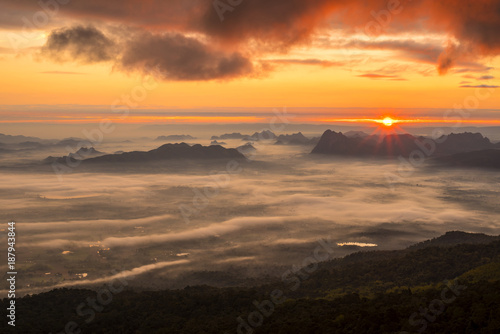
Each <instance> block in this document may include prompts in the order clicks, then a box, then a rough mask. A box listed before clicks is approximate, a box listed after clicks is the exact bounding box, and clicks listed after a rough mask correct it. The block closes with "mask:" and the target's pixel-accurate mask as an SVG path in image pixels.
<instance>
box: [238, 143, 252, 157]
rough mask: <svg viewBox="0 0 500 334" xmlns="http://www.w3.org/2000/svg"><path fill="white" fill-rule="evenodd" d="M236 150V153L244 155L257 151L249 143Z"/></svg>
mask: <svg viewBox="0 0 500 334" xmlns="http://www.w3.org/2000/svg"><path fill="white" fill-rule="evenodd" d="M236 149H237V150H238V152H240V153H241V154H244V155H247V154H252V153H254V152H255V151H257V149H256V148H255V147H254V146H253V145H252V144H251V143H246V144H245V145H242V146H239V147H238V148H236Z"/></svg>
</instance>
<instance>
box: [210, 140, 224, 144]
mask: <svg viewBox="0 0 500 334" xmlns="http://www.w3.org/2000/svg"><path fill="white" fill-rule="evenodd" d="M210 145H227V143H225V142H223V141H217V140H212V141H211V142H210Z"/></svg>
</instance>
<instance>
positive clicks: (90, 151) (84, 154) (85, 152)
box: [69, 147, 106, 160]
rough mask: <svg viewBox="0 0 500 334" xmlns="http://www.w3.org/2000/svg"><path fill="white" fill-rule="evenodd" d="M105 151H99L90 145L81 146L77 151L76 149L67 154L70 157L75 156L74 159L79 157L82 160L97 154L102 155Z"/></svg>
mask: <svg viewBox="0 0 500 334" xmlns="http://www.w3.org/2000/svg"><path fill="white" fill-rule="evenodd" d="M104 154H106V153H103V152H100V151H97V150H96V149H95V148H93V147H90V148H87V147H81V148H80V149H79V150H78V151H76V152H75V153H70V154H69V156H70V157H71V158H75V159H79V160H82V159H87V158H93V157H97V156H100V155H104Z"/></svg>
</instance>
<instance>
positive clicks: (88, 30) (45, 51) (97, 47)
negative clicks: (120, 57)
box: [41, 26, 116, 63]
mask: <svg viewBox="0 0 500 334" xmlns="http://www.w3.org/2000/svg"><path fill="white" fill-rule="evenodd" d="M41 54H42V55H43V56H46V57H49V58H51V59H54V60H57V61H66V60H74V61H79V62H83V63H96V62H102V61H109V60H112V59H114V58H115V57H116V44H115V42H114V41H112V40H111V39H109V38H108V37H106V36H105V35H104V34H103V33H102V32H101V31H99V30H97V29H96V28H94V27H92V26H87V27H83V26H76V27H72V28H65V29H58V30H55V31H53V32H52V33H51V34H50V36H49V37H48V39H47V42H46V44H45V45H44V46H43V48H42V50H41Z"/></svg>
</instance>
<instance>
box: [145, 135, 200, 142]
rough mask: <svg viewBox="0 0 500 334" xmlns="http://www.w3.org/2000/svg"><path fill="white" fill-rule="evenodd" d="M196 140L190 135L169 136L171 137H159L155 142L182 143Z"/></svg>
mask: <svg viewBox="0 0 500 334" xmlns="http://www.w3.org/2000/svg"><path fill="white" fill-rule="evenodd" d="M192 139H196V138H195V137H192V136H190V135H169V136H159V137H157V138H156V139H155V141H182V140H192Z"/></svg>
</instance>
